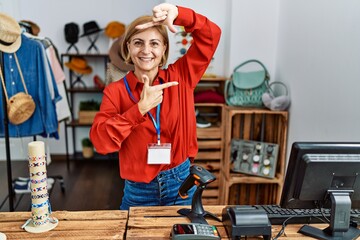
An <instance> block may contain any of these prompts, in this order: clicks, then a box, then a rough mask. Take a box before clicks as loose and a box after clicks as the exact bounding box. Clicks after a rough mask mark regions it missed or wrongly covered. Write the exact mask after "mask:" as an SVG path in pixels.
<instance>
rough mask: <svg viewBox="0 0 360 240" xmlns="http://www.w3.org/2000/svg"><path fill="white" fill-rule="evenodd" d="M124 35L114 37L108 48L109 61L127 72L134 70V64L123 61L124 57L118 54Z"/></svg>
mask: <svg viewBox="0 0 360 240" xmlns="http://www.w3.org/2000/svg"><path fill="white" fill-rule="evenodd" d="M123 39H124V36H121V37H119V38H118V39H116V40H115V41H114V42H113V44H112V45H111V48H110V50H109V58H110V62H111V63H112V64H114V65H115V66H116V67H118V68H119V69H120V70H121V71H124V72H128V71H133V70H134V65H132V64H127V63H125V61H124V59H123V58H122V57H121V55H120V45H121V42H122V41H123Z"/></svg>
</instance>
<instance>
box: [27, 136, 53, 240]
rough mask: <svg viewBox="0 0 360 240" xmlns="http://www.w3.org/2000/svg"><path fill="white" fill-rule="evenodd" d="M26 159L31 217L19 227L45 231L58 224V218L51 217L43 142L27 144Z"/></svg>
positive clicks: (31, 230) (39, 231) (37, 231)
mask: <svg viewBox="0 0 360 240" xmlns="http://www.w3.org/2000/svg"><path fill="white" fill-rule="evenodd" d="M28 160H29V173H30V187H31V216H32V217H31V218H30V219H28V220H27V221H26V222H25V224H24V225H23V226H22V227H21V228H23V229H25V230H26V231H27V232H30V233H42V232H47V231H50V230H52V229H54V228H55V227H56V226H57V225H58V220H57V219H56V218H53V217H51V206H50V201H49V193H48V189H47V172H46V157H45V144H44V142H42V141H33V142H30V143H29V144H28Z"/></svg>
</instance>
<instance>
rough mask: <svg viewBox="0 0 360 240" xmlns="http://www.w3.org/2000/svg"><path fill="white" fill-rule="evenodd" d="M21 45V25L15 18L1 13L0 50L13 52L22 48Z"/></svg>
mask: <svg viewBox="0 0 360 240" xmlns="http://www.w3.org/2000/svg"><path fill="white" fill-rule="evenodd" d="M20 45H21V28H20V25H19V24H18V22H17V21H16V20H15V19H14V18H12V17H10V16H8V15H6V14H4V13H0V51H2V52H6V53H13V52H16V51H17V50H18V49H19V48H20Z"/></svg>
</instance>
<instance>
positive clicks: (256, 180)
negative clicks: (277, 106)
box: [219, 106, 288, 205]
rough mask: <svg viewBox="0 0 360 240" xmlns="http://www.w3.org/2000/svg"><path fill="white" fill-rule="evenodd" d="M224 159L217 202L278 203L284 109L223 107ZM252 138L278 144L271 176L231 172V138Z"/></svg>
mask: <svg viewBox="0 0 360 240" xmlns="http://www.w3.org/2000/svg"><path fill="white" fill-rule="evenodd" d="M224 111H225V121H224V125H225V126H226V128H225V138H224V159H223V161H221V163H222V164H221V175H220V183H219V189H220V199H219V203H220V204H241V205H252V204H276V203H279V201H280V197H281V191H282V187H283V181H284V173H285V165H286V146H287V131H288V112H287V111H270V110H267V109H260V108H234V107H229V106H225V107H224ZM233 138H237V139H244V140H254V141H261V142H267V143H275V144H278V145H279V152H278V160H277V164H276V166H275V167H276V171H275V177H274V178H272V179H269V178H263V177H257V176H250V175H246V174H241V173H234V172H232V171H231V140H232V139H233Z"/></svg>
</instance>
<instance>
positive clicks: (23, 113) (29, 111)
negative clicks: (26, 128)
mask: <svg viewBox="0 0 360 240" xmlns="http://www.w3.org/2000/svg"><path fill="white" fill-rule="evenodd" d="M14 56H15V61H16V65H17V67H18V70H19V74H20V78H21V82H22V84H23V86H24V90H25V92H18V93H16V94H15V95H13V96H11V97H10V98H9V97H8V94H7V91H6V87H5V79H4V75H3V73H2V70H1V68H0V77H1V81H2V86H3V89H4V94H5V98H6V103H7V114H8V118H9V121H10V122H11V123H12V124H14V125H19V124H21V123H23V122H25V121H26V120H28V119H29V118H30V117H31V116H32V115H33V113H34V111H35V107H36V105H35V102H34V100H33V98H32V97H31V95H29V94H28V91H27V88H26V84H25V81H24V77H23V74H22V71H21V68H20V64H19V61H18V58H17V56H16V53H14Z"/></svg>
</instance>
